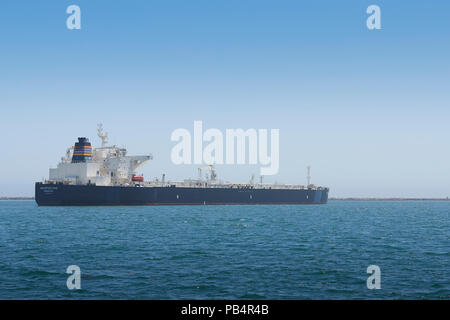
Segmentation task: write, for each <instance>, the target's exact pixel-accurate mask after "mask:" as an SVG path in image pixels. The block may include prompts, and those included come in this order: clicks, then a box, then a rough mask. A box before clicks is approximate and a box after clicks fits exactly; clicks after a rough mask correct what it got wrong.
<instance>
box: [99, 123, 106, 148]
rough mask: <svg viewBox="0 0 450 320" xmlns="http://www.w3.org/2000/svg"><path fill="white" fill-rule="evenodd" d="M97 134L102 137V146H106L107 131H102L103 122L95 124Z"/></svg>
mask: <svg viewBox="0 0 450 320" xmlns="http://www.w3.org/2000/svg"><path fill="white" fill-rule="evenodd" d="M97 135H98V137H99V138H100V139H102V148H104V147H106V144H107V143H108V132H103V124H101V123H99V124H98V125H97Z"/></svg>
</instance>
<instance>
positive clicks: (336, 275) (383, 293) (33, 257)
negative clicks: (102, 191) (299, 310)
mask: <svg viewBox="0 0 450 320" xmlns="http://www.w3.org/2000/svg"><path fill="white" fill-rule="evenodd" d="M449 215H450V202H449V201H401V202H389V201H330V202H329V204H327V205H309V206H308V205H299V206H295V205H294V206H292V205H280V206H264V205H261V206H238V205H236V206H234V205H232V206H156V207H155V206H148V207H38V206H37V205H36V204H35V203H34V201H0V299H49V298H51V299H450V253H449V244H450V242H449V238H450V216H449ZM69 265H77V266H79V267H80V269H81V289H80V290H68V289H67V286H66V281H67V278H68V276H69V275H68V274H66V269H67V267H68V266H69ZM369 265H377V266H379V267H380V270H381V289H379V290H369V289H368V288H367V286H366V280H367V278H368V277H369V276H370V275H369V274H368V273H367V272H366V271H367V270H366V269H367V267H368V266H369Z"/></svg>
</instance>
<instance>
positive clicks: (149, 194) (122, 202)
mask: <svg viewBox="0 0 450 320" xmlns="http://www.w3.org/2000/svg"><path fill="white" fill-rule="evenodd" d="M35 200H36V203H37V204H38V205H39V206H114V205H119V206H127V205H135V206H137V205H226V204H249V205H250V204H325V203H327V201H328V189H327V188H324V189H319V190H317V189H254V188H237V187H234V188H185V187H175V186H169V187H120V186H96V185H66V184H43V183H39V182H38V183H36V185H35Z"/></svg>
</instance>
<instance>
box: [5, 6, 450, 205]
mask: <svg viewBox="0 0 450 320" xmlns="http://www.w3.org/2000/svg"><path fill="white" fill-rule="evenodd" d="M71 4H76V5H78V6H80V8H81V14H82V18H81V19H82V22H81V24H82V25H81V30H68V29H67V28H66V19H67V17H68V14H66V8H67V7H68V6H69V5H71ZM371 4H377V5H379V6H380V8H381V19H382V21H381V23H382V30H373V31H370V30H368V29H367V28H366V19H367V17H368V15H367V14H366V8H367V7H368V6H369V5H371ZM449 12H450V2H448V1H444V0H442V1H439V0H437V1H363V0H359V1H356V0H354V1H350V0H349V1H308V2H306V1H261V0H259V1H253V0H249V1H242V0H241V1H235V0H227V1H211V0H198V1H194V0H192V1H186V0H184V1H175V0H174V1H81V0H77V1H76V0H72V1H61V0H60V1H41V2H37V1H21V0H16V1H8V0H7V1H2V3H1V5H0V57H1V59H0V112H1V113H0V133H1V135H2V144H3V148H2V149H3V150H4V153H3V154H2V156H1V157H0V196H13V195H33V184H34V182H35V181H39V180H41V179H42V178H44V177H47V176H48V168H49V167H50V166H55V165H56V164H57V162H58V160H59V159H60V157H61V156H62V155H63V154H64V152H65V150H66V148H67V147H69V146H70V145H72V144H73V143H74V142H75V140H76V138H77V137H79V136H87V137H89V138H90V139H91V141H92V142H93V143H94V145H96V144H98V143H99V141H98V139H97V137H96V124H97V123H99V122H102V123H103V125H104V127H105V129H106V131H108V132H109V134H110V138H111V139H110V141H111V142H112V143H116V144H120V145H122V144H124V145H126V146H127V147H128V149H129V153H131V154H144V153H148V152H151V153H153V155H154V158H155V159H154V161H153V162H152V163H150V164H148V165H147V166H146V167H145V169H143V173H144V175H145V177H147V178H150V177H156V176H158V177H159V176H160V175H161V174H162V173H166V176H167V177H168V178H169V179H172V180H178V179H184V178H186V177H195V176H196V166H184V165H182V166H175V165H173V164H172V163H171V161H170V151H171V148H172V147H173V146H174V143H173V142H171V141H170V134H171V132H172V131H173V130H175V129H177V128H186V129H188V130H190V131H192V130H193V127H192V126H193V121H194V120H203V125H204V127H205V128H219V129H221V130H225V129H226V128H243V129H247V128H267V129H271V128H278V129H280V171H279V174H278V175H276V176H272V177H267V178H266V180H265V181H266V182H274V181H277V182H284V183H300V184H304V183H305V181H306V178H305V175H306V169H305V167H306V165H311V166H312V180H313V183H315V184H319V185H327V186H329V187H330V188H331V196H342V197H345V196H385V197H389V196H400V197H402V196H403V197H446V196H450V162H449V159H450V148H449V141H450V129H449V127H450V126H449V120H450V59H449V57H450V20H449V19H448V14H449ZM258 172H259V166H221V167H219V168H218V173H219V176H221V177H222V178H224V179H226V180H233V181H242V182H245V181H248V180H249V177H250V175H251V174H252V173H256V174H257V173H258Z"/></svg>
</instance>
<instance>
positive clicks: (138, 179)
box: [131, 175, 144, 182]
mask: <svg viewBox="0 0 450 320" xmlns="http://www.w3.org/2000/svg"><path fill="white" fill-rule="evenodd" d="M131 181H133V182H144V177H143V176H136V175H133V177H131Z"/></svg>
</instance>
